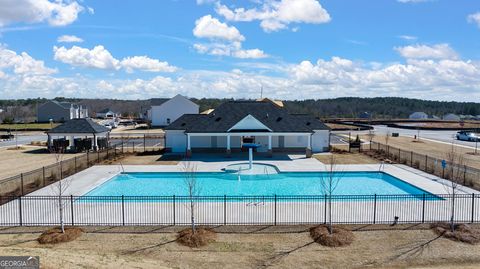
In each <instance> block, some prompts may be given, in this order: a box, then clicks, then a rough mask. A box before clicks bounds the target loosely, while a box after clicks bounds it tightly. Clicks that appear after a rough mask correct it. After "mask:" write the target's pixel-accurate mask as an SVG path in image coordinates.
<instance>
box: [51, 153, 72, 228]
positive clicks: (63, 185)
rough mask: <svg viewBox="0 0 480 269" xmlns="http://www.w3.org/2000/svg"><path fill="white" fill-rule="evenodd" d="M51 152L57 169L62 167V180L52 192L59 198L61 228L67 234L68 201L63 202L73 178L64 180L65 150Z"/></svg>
mask: <svg viewBox="0 0 480 269" xmlns="http://www.w3.org/2000/svg"><path fill="white" fill-rule="evenodd" d="M50 152H51V153H52V154H54V156H55V162H56V167H60V180H59V181H58V182H57V183H55V184H52V185H51V188H52V191H53V192H54V194H55V196H57V197H58V201H57V203H56V206H57V207H58V217H59V221H60V228H61V230H62V233H65V221H64V210H65V206H66V201H64V200H63V195H64V194H65V192H66V190H67V189H68V187H69V186H70V181H71V177H70V178H69V179H65V180H63V179H62V178H63V157H64V152H65V150H64V148H63V147H62V146H60V147H58V148H53V147H52V148H51V149H50Z"/></svg>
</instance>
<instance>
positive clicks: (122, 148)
mask: <svg viewBox="0 0 480 269" xmlns="http://www.w3.org/2000/svg"><path fill="white" fill-rule="evenodd" d="M122 154H123V137H122Z"/></svg>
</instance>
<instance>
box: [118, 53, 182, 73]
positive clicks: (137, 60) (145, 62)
mask: <svg viewBox="0 0 480 269" xmlns="http://www.w3.org/2000/svg"><path fill="white" fill-rule="evenodd" d="M120 65H121V66H122V67H123V68H125V70H126V71H127V72H128V73H132V72H133V71H134V70H141V71H147V72H175V71H176V70H177V68H176V67H174V66H171V65H169V64H168V63H167V62H161V61H159V60H157V59H152V58H149V57H147V56H133V57H127V58H125V59H123V60H122V61H121V62H120Z"/></svg>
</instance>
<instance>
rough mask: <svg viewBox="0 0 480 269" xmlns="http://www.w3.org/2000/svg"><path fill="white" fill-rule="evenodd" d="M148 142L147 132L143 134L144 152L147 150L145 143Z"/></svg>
mask: <svg viewBox="0 0 480 269" xmlns="http://www.w3.org/2000/svg"><path fill="white" fill-rule="evenodd" d="M146 142H147V138H146V134H143V152H145V150H146V146H145V143H146Z"/></svg>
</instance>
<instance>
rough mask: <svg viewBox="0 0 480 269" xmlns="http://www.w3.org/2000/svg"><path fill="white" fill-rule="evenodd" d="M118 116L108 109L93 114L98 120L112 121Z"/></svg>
mask: <svg viewBox="0 0 480 269" xmlns="http://www.w3.org/2000/svg"><path fill="white" fill-rule="evenodd" d="M118 116H119V115H118V113H115V112H113V111H112V110H111V109H110V108H105V109H103V110H100V111H98V112H96V113H95V117H97V118H99V119H114V118H117V117H118Z"/></svg>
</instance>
